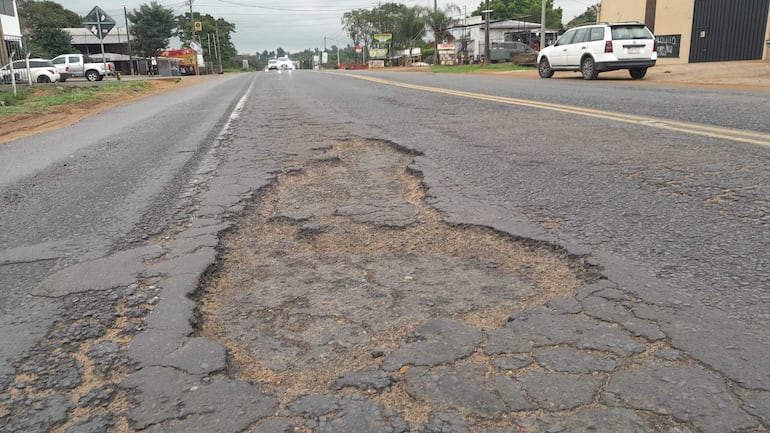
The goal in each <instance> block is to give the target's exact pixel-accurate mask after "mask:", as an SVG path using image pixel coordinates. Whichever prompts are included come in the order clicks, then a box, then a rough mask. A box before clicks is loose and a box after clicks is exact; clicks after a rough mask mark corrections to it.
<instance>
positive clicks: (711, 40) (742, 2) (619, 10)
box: [599, 0, 770, 64]
mask: <svg viewBox="0 0 770 433" xmlns="http://www.w3.org/2000/svg"><path fill="white" fill-rule="evenodd" d="M599 21H606V22H618V21H639V22H643V23H645V24H646V25H647V27H649V28H650V30H652V32H653V33H654V34H655V36H656V39H657V40H658V61H659V63H661V64H666V63H698V62H724V61H734V60H759V59H767V58H768V50H769V49H770V45H768V43H767V42H768V41H770V0H635V1H629V0H603V1H602V4H601V8H600V10H599Z"/></svg>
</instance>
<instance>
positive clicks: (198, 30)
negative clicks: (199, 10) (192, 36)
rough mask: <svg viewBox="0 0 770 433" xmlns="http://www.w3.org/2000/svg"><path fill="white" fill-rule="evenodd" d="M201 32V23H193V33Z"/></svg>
mask: <svg viewBox="0 0 770 433" xmlns="http://www.w3.org/2000/svg"><path fill="white" fill-rule="evenodd" d="M202 30H203V23H202V22H200V21H196V22H195V31H196V32H200V31H202Z"/></svg>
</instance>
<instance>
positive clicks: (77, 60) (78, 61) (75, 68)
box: [51, 54, 115, 82]
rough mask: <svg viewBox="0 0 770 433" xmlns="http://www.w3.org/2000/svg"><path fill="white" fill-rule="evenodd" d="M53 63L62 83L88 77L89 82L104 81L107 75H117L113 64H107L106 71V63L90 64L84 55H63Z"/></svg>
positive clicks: (55, 58) (57, 57)
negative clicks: (75, 78)
mask: <svg viewBox="0 0 770 433" xmlns="http://www.w3.org/2000/svg"><path fill="white" fill-rule="evenodd" d="M51 62H53V64H54V66H55V67H56V70H57V71H58V72H59V74H61V76H62V79H61V81H62V82H64V81H66V80H67V79H68V78H70V77H86V80H88V81H102V80H103V79H104V77H105V75H111V74H114V73H115V65H113V64H112V63H110V62H106V65H107V69H106V70H105V69H104V66H105V62H90V61H89V59H88V58H86V57H85V56H83V55H82V54H62V55H60V56H56V57H54V59H53V60H51Z"/></svg>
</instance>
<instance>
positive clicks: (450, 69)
mask: <svg viewBox="0 0 770 433" xmlns="http://www.w3.org/2000/svg"><path fill="white" fill-rule="evenodd" d="M532 69H533V67H532V66H521V65H517V64H514V63H492V64H489V65H486V66H484V67H482V66H481V65H457V66H441V65H436V66H431V68H430V70H431V72H438V73H448V74H450V73H468V72H475V71H479V70H486V71H528V70H532Z"/></svg>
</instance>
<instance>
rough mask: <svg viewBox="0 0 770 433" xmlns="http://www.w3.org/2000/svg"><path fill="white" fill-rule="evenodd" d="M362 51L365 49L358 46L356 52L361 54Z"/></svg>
mask: <svg viewBox="0 0 770 433" xmlns="http://www.w3.org/2000/svg"><path fill="white" fill-rule="evenodd" d="M361 51H363V49H362V48H361V45H356V52H357V53H360V52H361Z"/></svg>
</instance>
